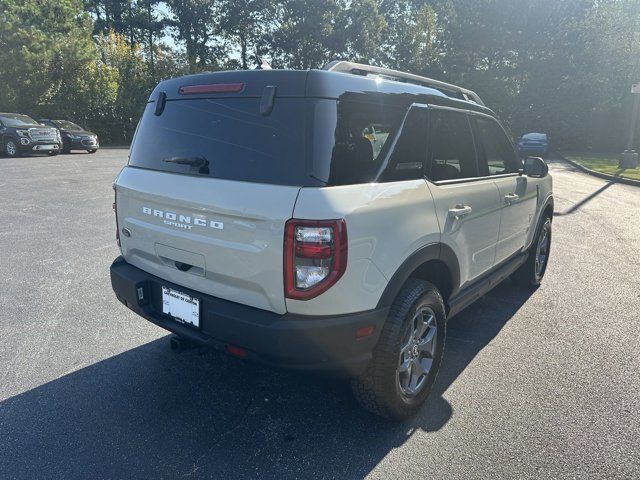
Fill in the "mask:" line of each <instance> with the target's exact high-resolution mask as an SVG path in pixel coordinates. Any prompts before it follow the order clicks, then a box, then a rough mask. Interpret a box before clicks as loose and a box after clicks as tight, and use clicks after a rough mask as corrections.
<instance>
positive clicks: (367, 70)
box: [322, 60, 484, 106]
mask: <svg viewBox="0 0 640 480" xmlns="http://www.w3.org/2000/svg"><path fill="white" fill-rule="evenodd" d="M322 69H323V70H326V71H328V72H339V73H350V74H352V75H361V76H365V77H366V76H367V75H369V74H373V75H380V76H381V77H384V78H389V79H390V80H396V81H401V82H405V83H413V84H416V85H423V86H425V87H431V88H435V89H437V90H440V91H442V93H444V94H445V95H447V94H448V93H458V94H461V95H462V97H463V99H464V100H471V101H472V102H475V103H477V104H478V105H482V106H484V102H483V101H482V99H481V98H480V96H479V95H478V94H477V93H476V92H473V91H471V90H467V89H466V88H462V87H458V86H457V85H453V84H451V83H445V82H441V81H440V80H434V79H432V78H427V77H421V76H420V75H414V74H412V73H405V72H400V71H398V70H392V69H390V68H382V67H373V66H371V65H365V64H363V63H354V62H348V61H346V60H334V61H333V62H329V63H327V64H326V65H325V66H324V67H322Z"/></svg>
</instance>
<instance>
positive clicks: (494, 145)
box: [476, 117, 520, 175]
mask: <svg viewBox="0 0 640 480" xmlns="http://www.w3.org/2000/svg"><path fill="white" fill-rule="evenodd" d="M476 124H477V125H478V133H479V135H480V142H481V144H482V150H483V152H484V159H483V160H482V161H481V162H480V171H481V172H482V173H483V174H485V175H500V174H504V173H515V172H517V171H518V168H520V167H519V166H518V161H517V157H516V153H515V150H514V149H513V147H512V146H511V142H509V139H508V138H507V136H506V134H505V133H504V130H502V127H501V126H500V125H499V124H498V122H496V121H495V120H492V119H490V118H486V117H476Z"/></svg>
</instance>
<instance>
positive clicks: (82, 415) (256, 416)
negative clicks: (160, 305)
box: [0, 281, 532, 479]
mask: <svg viewBox="0 0 640 480" xmlns="http://www.w3.org/2000/svg"><path fill="white" fill-rule="evenodd" d="M531 294H532V291H531V290H523V289H519V288H517V287H515V286H513V285H511V284H510V283H509V282H508V281H507V282H506V283H505V284H503V285H501V286H499V287H497V289H496V290H494V291H493V292H492V293H490V294H489V295H488V296H486V297H485V298H483V299H481V300H479V301H478V302H477V303H476V304H474V305H473V306H471V307H469V308H468V309H467V310H465V311H464V312H462V313H461V314H460V315H458V316H457V317H455V318H454V319H452V320H451V322H450V323H449V326H448V340H447V346H446V351H445V358H444V362H443V366H442V369H441V372H440V375H439V377H438V379H437V382H436V384H435V386H434V391H433V392H432V394H431V396H430V398H429V400H428V401H427V403H426V405H425V406H424V408H423V409H422V410H421V412H420V413H419V415H417V416H416V417H415V418H414V419H412V420H411V421H408V422H405V423H400V424H398V423H392V422H389V421H386V420H383V419H379V418H377V417H375V416H373V415H370V414H368V413H367V412H365V411H363V410H362V409H361V408H360V407H359V406H358V405H357V404H356V402H355V401H354V400H353V398H352V396H351V394H350V391H349V388H348V385H346V383H345V382H339V381H336V380H332V379H323V378H319V377H315V376H305V375H301V374H293V373H288V372H281V371H275V370H272V369H269V368H266V367H262V366H259V365H255V364H250V363H243V362H241V361H239V360H236V359H234V358H231V357H228V356H226V355H224V354H221V353H218V352H198V351H196V350H189V351H187V352H183V353H182V354H176V353H174V352H172V351H170V349H169V341H168V337H164V338H161V339H159V340H156V341H153V342H150V343H147V344H145V345H142V346H140V347H137V348H134V349H132V350H129V351H127V352H124V353H122V354H119V355H116V356H114V357H112V358H109V359H107V360H104V361H101V362H98V363H96V364H94V365H91V366H88V367H86V368H83V369H81V370H78V371H75V372H73V373H70V374H68V375H66V376H63V377H61V378H59V379H57V380H54V381H51V382H49V383H46V384H44V385H41V386H39V387H37V388H34V389H32V390H30V391H27V392H25V393H22V394H19V395H16V396H14V397H12V398H9V399H7V400H5V401H3V402H1V403H0V427H1V428H0V452H1V453H0V472H3V474H2V477H3V478H5V479H9V478H24V479H36V478H65V479H72V478H225V479H227V478H261V479H270V478H277V479H283V478H362V477H364V476H365V475H366V474H367V473H369V472H370V471H371V470H372V469H373V468H374V467H375V466H376V465H377V464H378V463H379V462H380V461H381V460H382V459H383V458H384V457H385V456H386V455H387V454H388V453H389V452H390V451H391V450H392V449H394V448H396V447H398V446H400V445H402V444H403V443H404V442H406V441H407V439H408V438H410V437H411V435H412V434H413V433H414V432H416V431H417V430H426V431H436V430H439V429H440V428H442V427H443V426H444V425H445V424H446V423H447V422H448V421H449V419H450V418H451V417H452V415H454V414H455V405H451V404H449V403H448V402H447V400H446V399H445V397H444V394H445V392H446V391H447V389H448V388H449V386H450V385H452V384H453V383H454V382H455V381H456V379H457V378H458V376H459V375H460V374H461V373H462V372H463V371H464V370H465V369H466V367H467V366H468V365H469V364H470V363H471V362H473V360H474V358H475V357H476V355H477V354H478V353H479V352H480V351H481V350H482V349H483V348H484V347H485V346H486V345H487V344H488V343H489V342H491V340H492V339H493V338H494V337H495V336H496V335H498V334H499V332H500V330H501V329H502V327H503V326H504V325H505V324H506V322H507V321H509V319H510V318H511V317H512V316H513V315H514V314H515V312H516V311H517V310H518V309H519V308H520V307H521V306H522V305H523V303H524V302H526V300H527V299H528V298H529V296H530V295H531ZM140 321H142V320H140Z"/></svg>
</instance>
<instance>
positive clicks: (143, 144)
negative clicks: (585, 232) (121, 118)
mask: <svg viewBox="0 0 640 480" xmlns="http://www.w3.org/2000/svg"><path fill="white" fill-rule="evenodd" d="M114 189H115V195H116V203H115V204H114V208H115V210H116V223H117V237H118V239H119V240H118V241H119V244H120V249H121V253H122V256H120V257H118V258H117V259H116V260H115V261H114V263H113V265H112V266H111V282H112V285H113V289H114V290H115V293H116V295H117V297H118V299H119V300H120V301H121V302H122V303H124V304H125V305H126V306H127V307H128V308H130V309H131V310H133V311H134V312H136V313H138V314H139V315H141V316H143V317H144V318H146V319H147V320H149V321H151V322H153V323H155V324H157V325H159V326H161V327H163V328H165V329H167V330H169V331H171V332H174V333H175V334H176V335H177V337H174V338H176V342H178V341H182V340H179V339H184V340H185V341H189V342H192V343H196V344H200V345H210V346H213V347H216V348H220V349H223V350H226V351H227V352H229V353H231V354H233V355H236V356H240V357H246V358H247V359H255V360H259V361H263V362H266V363H268V364H272V365H278V366H283V367H288V368H293V369H300V370H323V371H331V372H339V373H342V374H344V375H346V376H348V377H349V378H351V381H352V385H353V391H354V394H355V396H356V397H357V398H358V399H359V401H360V402H361V403H362V404H363V405H364V406H365V407H367V408H368V409H370V410H371V411H373V412H375V413H377V414H379V415H383V416H386V417H389V418H394V419H402V418H406V417H408V416H409V415H411V414H412V413H414V412H415V411H416V410H417V409H418V408H419V406H420V405H421V403H422V402H423V401H424V400H425V398H426V397H427V395H428V393H429V390H430V389H431V388H432V385H433V383H434V380H435V377H436V374H437V371H438V368H439V366H440V361H441V359H442V354H443V349H444V344H445V333H446V320H447V319H448V318H450V317H452V316H453V315H455V314H456V313H458V312H460V310H462V309H463V308H464V307H466V306H467V305H469V304H470V303H471V302H473V301H474V300H476V299H477V298H479V297H480V296H481V295H483V294H485V293H486V292H488V291H489V290H490V289H491V288H493V287H494V286H496V285H497V284H498V283H499V282H500V281H502V280H503V279H505V278H506V277H508V276H511V277H513V278H514V279H515V280H516V281H517V282H520V283H521V284H524V285H529V286H536V285H538V284H539V283H540V281H541V279H542V277H543V275H544V273H545V269H546V265H547V260H548V258H549V251H550V241H551V221H552V218H553V215H552V213H553V198H552V193H551V178H550V177H549V175H548V168H547V166H546V164H545V163H544V161H543V160H542V159H539V158H533V157H531V158H527V159H526V160H525V162H524V164H523V163H522V162H520V161H519V160H518V155H517V154H516V150H515V148H514V146H513V144H512V143H511V141H510V140H509V138H508V136H507V135H506V134H505V131H504V130H503V128H502V126H501V125H500V123H499V122H498V121H497V120H496V118H495V115H494V113H493V112H492V111H491V110H490V109H488V108H486V107H485V106H484V104H483V103H482V100H481V99H480V98H479V97H478V95H476V94H475V93H474V92H472V91H469V90H466V89H463V88H460V87H457V86H454V85H450V84H446V83H443V82H439V81H436V80H431V79H428V78H424V77H418V76H415V75H411V74H407V73H402V72H397V71H394V70H388V69H381V68H377V67H371V66H367V65H359V64H354V63H350V62H340V61H338V62H332V63H331V64H329V65H327V66H326V67H325V68H324V69H323V70H309V71H285V70H262V71H258V70H254V71H234V72H218V73H206V74H198V75H192V76H187V77H181V78H175V79H171V80H166V81H163V82H161V83H160V84H159V85H158V86H157V87H156V88H155V90H154V91H153V93H152V94H151V96H150V98H149V101H148V104H147V106H146V109H145V111H144V114H143V116H142V119H141V121H140V124H139V126H138V129H137V132H136V135H135V138H134V141H133V145H132V147H131V152H130V157H129V163H128V165H127V166H126V167H125V168H124V169H123V170H122V171H121V173H120V174H119V175H118V177H117V179H116V182H115V184H114Z"/></svg>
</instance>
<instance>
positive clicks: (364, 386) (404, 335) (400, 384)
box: [352, 279, 446, 420]
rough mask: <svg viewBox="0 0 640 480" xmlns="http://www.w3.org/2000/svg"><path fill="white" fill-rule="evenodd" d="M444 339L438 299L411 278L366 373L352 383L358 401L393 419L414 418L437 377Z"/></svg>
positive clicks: (435, 291) (430, 286) (427, 286)
mask: <svg viewBox="0 0 640 480" xmlns="http://www.w3.org/2000/svg"><path fill="white" fill-rule="evenodd" d="M445 335H446V314H445V309H444V302H443V300H442V295H440V292H439V291H438V289H437V288H436V287H435V286H434V285H433V284H431V283H429V282H425V281H422V280H417V279H409V281H407V283H406V284H405V286H404V287H403V288H402V290H401V291H400V293H399V294H398V296H397V297H396V299H395V301H394V303H393V305H392V307H391V310H390V312H389V317H388V318H387V321H386V322H385V326H384V329H383V330H382V333H381V334H380V340H379V341H378V345H376V347H375V349H374V352H373V359H372V360H371V363H370V364H369V366H368V367H367V370H366V371H365V372H364V373H363V374H362V375H360V376H359V377H357V378H355V379H353V380H352V389H353V392H354V395H355V397H356V399H357V400H358V401H359V402H360V403H361V404H362V405H363V406H364V407H365V408H367V409H368V410H369V411H371V412H373V413H375V414H377V415H381V416H383V417H386V418H390V419H394V420H403V419H406V418H408V417H410V416H412V415H413V414H415V413H416V412H417V411H418V409H419V408H420V406H421V405H422V403H423V402H424V401H425V399H426V398H427V396H428V395H429V392H430V391H431V387H432V386H433V383H434V381H435V379H436V375H437V374H438V370H439V368H440V362H441V361H442V354H443V351H444V343H445Z"/></svg>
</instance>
